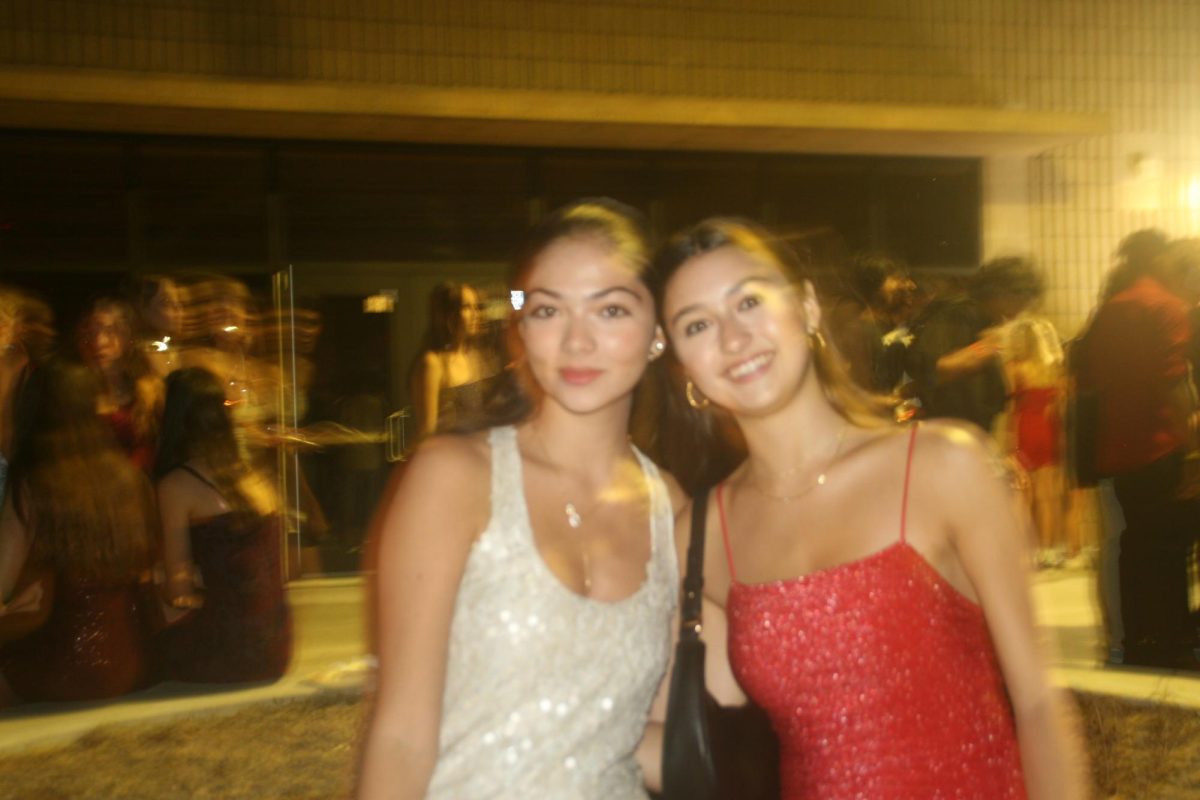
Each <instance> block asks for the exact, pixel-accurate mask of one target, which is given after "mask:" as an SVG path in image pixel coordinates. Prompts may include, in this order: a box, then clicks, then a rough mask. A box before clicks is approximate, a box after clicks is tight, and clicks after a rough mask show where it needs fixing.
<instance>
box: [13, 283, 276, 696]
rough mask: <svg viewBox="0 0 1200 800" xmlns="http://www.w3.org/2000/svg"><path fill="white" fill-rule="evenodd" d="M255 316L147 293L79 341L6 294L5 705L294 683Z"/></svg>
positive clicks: (98, 304)
mask: <svg viewBox="0 0 1200 800" xmlns="http://www.w3.org/2000/svg"><path fill="white" fill-rule="evenodd" d="M249 304H250V297H249V293H248V292H246V291H245V287H244V286H242V285H241V284H240V283H238V282H236V281H233V280H230V279H227V278H211V277H205V278H196V279H194V280H192V281H189V282H188V283H187V285H184V284H183V283H182V282H180V281H178V280H175V279H172V278H168V277H162V276H146V277H141V278H139V279H138V280H137V281H136V282H135V283H134V284H133V285H131V286H130V287H129V291H128V292H125V293H123V294H122V295H112V296H106V297H102V298H98V299H96V300H95V301H94V302H92V303H91V304H90V305H89V306H88V307H87V308H86V309H85V311H84V313H83V314H82V317H81V320H80V322H79V324H78V326H77V327H76V330H75V336H74V337H70V336H60V335H56V334H57V332H56V330H55V327H54V320H53V315H52V313H51V311H50V309H49V307H48V306H47V305H46V304H45V303H44V302H42V301H40V300H39V299H37V298H35V297H33V296H31V295H30V294H28V293H26V292H23V291H19V290H16V289H12V288H4V287H0V485H2V487H3V489H2V496H3V505H2V507H0V601H2V602H0V707H3V706H7V705H11V704H14V703H18V702H32V701H66V700H94V699H100V698H108V697H114V696H119V695H122V694H125V693H128V692H130V691H133V690H136V689H140V688H143V687H146V686H149V685H151V684H153V683H155V682H158V681H163V680H176V681H200V682H242V681H258V680H272V679H275V678H278V677H279V676H280V675H282V674H283V672H284V671H285V669H286V667H287V664H288V662H289V659H290V656H291V615H290V610H289V607H288V604H287V601H286V596H285V592H284V576H283V569H282V565H281V559H280V552H281V540H280V514H279V503H278V500H277V498H276V496H275V490H274V483H273V481H272V480H271V479H270V478H269V476H268V475H267V474H265V472H264V469H263V462H264V459H263V458H262V457H261V456H262V444H261V443H262V442H263V441H264V437H263V435H262V430H261V427H256V426H255V424H254V420H256V419H261V417H262V414H263V412H262V410H261V408H259V407H257V406H261V404H257V403H255V401H254V397H255V392H256V391H259V390H261V388H262V386H263V382H264V381H269V380H271V377H270V376H269V375H265V374H264V372H265V371H266V368H265V367H263V366H261V365H260V364H261V362H259V361H258V359H256V358H255V357H254V354H253V350H252V337H253V335H254V331H253V326H252V320H253V312H252V309H251V308H250V305H249ZM72 338H73V341H72ZM63 340H65V341H63Z"/></svg>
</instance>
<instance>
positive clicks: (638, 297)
mask: <svg viewBox="0 0 1200 800" xmlns="http://www.w3.org/2000/svg"><path fill="white" fill-rule="evenodd" d="M539 292H540V293H542V294H546V295H549V296H550V297H552V298H554V299H555V300H561V299H562V294H561V293H560V292H556V291H554V290H553V289H546V288H543V287H541V286H538V287H535V288H533V289H530V290H529V291H527V292H525V297H526V298H528V297H529V296H531V295H534V294H537V293H539ZM613 292H624V293H626V294H628V295H629V296H630V297H632V298H633V299H634V300H637V301H638V302H639V303H641V302H643V301H642V296H641V295H640V294H638V293H637V292H635V291H634V290H633V289H630V288H629V287H628V286H610V287H608V288H607V289H601V290H599V291H597V292H592V293H591V294H589V295H587V297H586V298H585V299H587V300H599V299H600V298H602V297H605V296H607V295H610V294H612V293H613Z"/></svg>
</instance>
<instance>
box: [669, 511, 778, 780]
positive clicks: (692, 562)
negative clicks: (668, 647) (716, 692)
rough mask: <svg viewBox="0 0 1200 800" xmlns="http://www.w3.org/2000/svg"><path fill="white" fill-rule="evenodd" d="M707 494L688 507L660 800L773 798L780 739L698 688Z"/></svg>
mask: <svg viewBox="0 0 1200 800" xmlns="http://www.w3.org/2000/svg"><path fill="white" fill-rule="evenodd" d="M707 511H708V490H707V489H703V490H701V491H699V492H697V493H696V496H695V498H694V499H693V502H692V530H691V540H690V541H689V542H688V552H687V573H686V575H685V576H684V579H683V601H682V603H681V608H680V612H681V613H680V618H681V620H682V622H681V624H680V629H679V641H678V642H677V643H676V645H675V664H674V667H673V668H672V670H671V684H670V689H669V694H668V697H667V719H666V723H665V724H664V726H663V751H662V783H663V791H662V798H663V800H734V799H735V798H736V800H778V798H779V794H780V791H779V740H778V739H777V738H776V736H775V733H774V731H773V730H772V728H771V723H770V720H769V719H768V718H767V715H766V713H765V712H763V710H762V709H761V708H759V707H758V706H756V705H754V704H753V703H752V702H749V701H747V704H746V705H744V706H739V707H736V708H731V707H726V706H721V705H719V704H718V703H717V701H716V700H714V699H713V697H712V695H711V694H709V693H708V690H707V689H706V688H705V685H704V653H705V647H704V640H703V639H702V638H701V637H700V634H701V630H702V627H703V625H702V620H701V613H702V612H701V609H702V606H703V589H704V532H705V517H706V515H707Z"/></svg>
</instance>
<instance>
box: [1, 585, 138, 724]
mask: <svg viewBox="0 0 1200 800" xmlns="http://www.w3.org/2000/svg"><path fill="white" fill-rule="evenodd" d="M140 598H141V593H140V591H139V589H138V584H137V582H136V581H134V580H132V579H131V580H129V581H126V582H124V583H117V584H113V585H105V584H99V583H94V582H86V581H77V580H72V579H70V578H68V577H64V576H61V575H60V576H59V577H58V579H57V580H56V581H55V583H54V607H53V610H52V611H51V612H50V617H49V619H47V620H46V624H45V625H43V626H42V627H40V628H38V629H37V630H36V631H34V632H33V633H31V634H29V635H28V636H25V637H23V638H21V639H17V640H16V641H14V642H10V643H9V644H8V645H6V646H5V647H4V648H3V649H0V673H2V674H3V675H4V679H5V680H6V681H7V682H8V684H9V686H10V687H11V688H12V690H13V692H14V693H15V694H16V695H17V697H19V698H20V699H21V700H24V701H26V702H37V701H47V700H50V701H69V700H99V699H101V698H106V697H116V696H117V695H122V694H126V693H128V692H131V691H133V690H134V689H138V688H141V687H142V686H143V685H144V684H145V680H146V677H147V666H148V664H147V661H148V658H147V651H146V642H145V637H144V634H143V618H142V613H141V608H140V605H139V603H140V602H141V599H140Z"/></svg>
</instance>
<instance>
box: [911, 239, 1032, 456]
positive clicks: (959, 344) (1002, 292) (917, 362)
mask: <svg viewBox="0 0 1200 800" xmlns="http://www.w3.org/2000/svg"><path fill="white" fill-rule="evenodd" d="M1041 293H1042V279H1041V276H1040V275H1039V274H1038V273H1037V271H1036V270H1035V269H1034V267H1033V264H1032V263H1030V262H1029V261H1028V260H1027V259H1024V258H1020V257H1007V258H997V259H993V260H991V261H989V262H987V263H986V264H984V265H983V266H981V267H980V268H979V269H978V270H976V271H975V272H974V273H972V274H971V276H970V277H969V278H968V280H967V293H966V295H965V296H958V297H942V298H938V299H936V300H934V301H933V302H931V303H930V304H929V305H928V306H927V307H926V309H925V311H924V312H923V313H922V314H921V317H920V319H919V320H917V321H916V322H914V331H915V338H914V340H913V342H912V345H911V346H910V347H909V348H908V355H907V369H908V372H909V374H910V375H912V376H913V380H914V382H915V384H916V392H917V396H918V398H919V399H920V401H921V407H922V409H923V415H924V416H925V417H927V418H931V419H933V418H938V417H950V418H954V419H961V420H966V421H968V422H973V423H975V424H976V425H978V426H979V427H980V428H982V429H983V430H984V431H987V432H988V433H992V432H993V425H994V423H995V421H996V417H997V416H998V415H999V414H1000V413H1001V412H1002V411H1003V410H1004V408H1005V406H1006V405H1007V403H1008V389H1007V387H1006V385H1005V382H1004V373H1003V370H1002V366H1001V362H1000V358H999V353H1000V348H1001V337H1000V335H999V328H998V326H999V325H1001V324H1002V323H1004V322H1006V321H1008V320H1010V319H1012V318H1013V317H1015V316H1016V315H1017V314H1019V313H1020V312H1021V311H1022V310H1024V309H1025V308H1027V307H1028V306H1029V305H1031V304H1032V303H1033V302H1034V301H1035V300H1037V298H1038V297H1040V296H1041Z"/></svg>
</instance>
